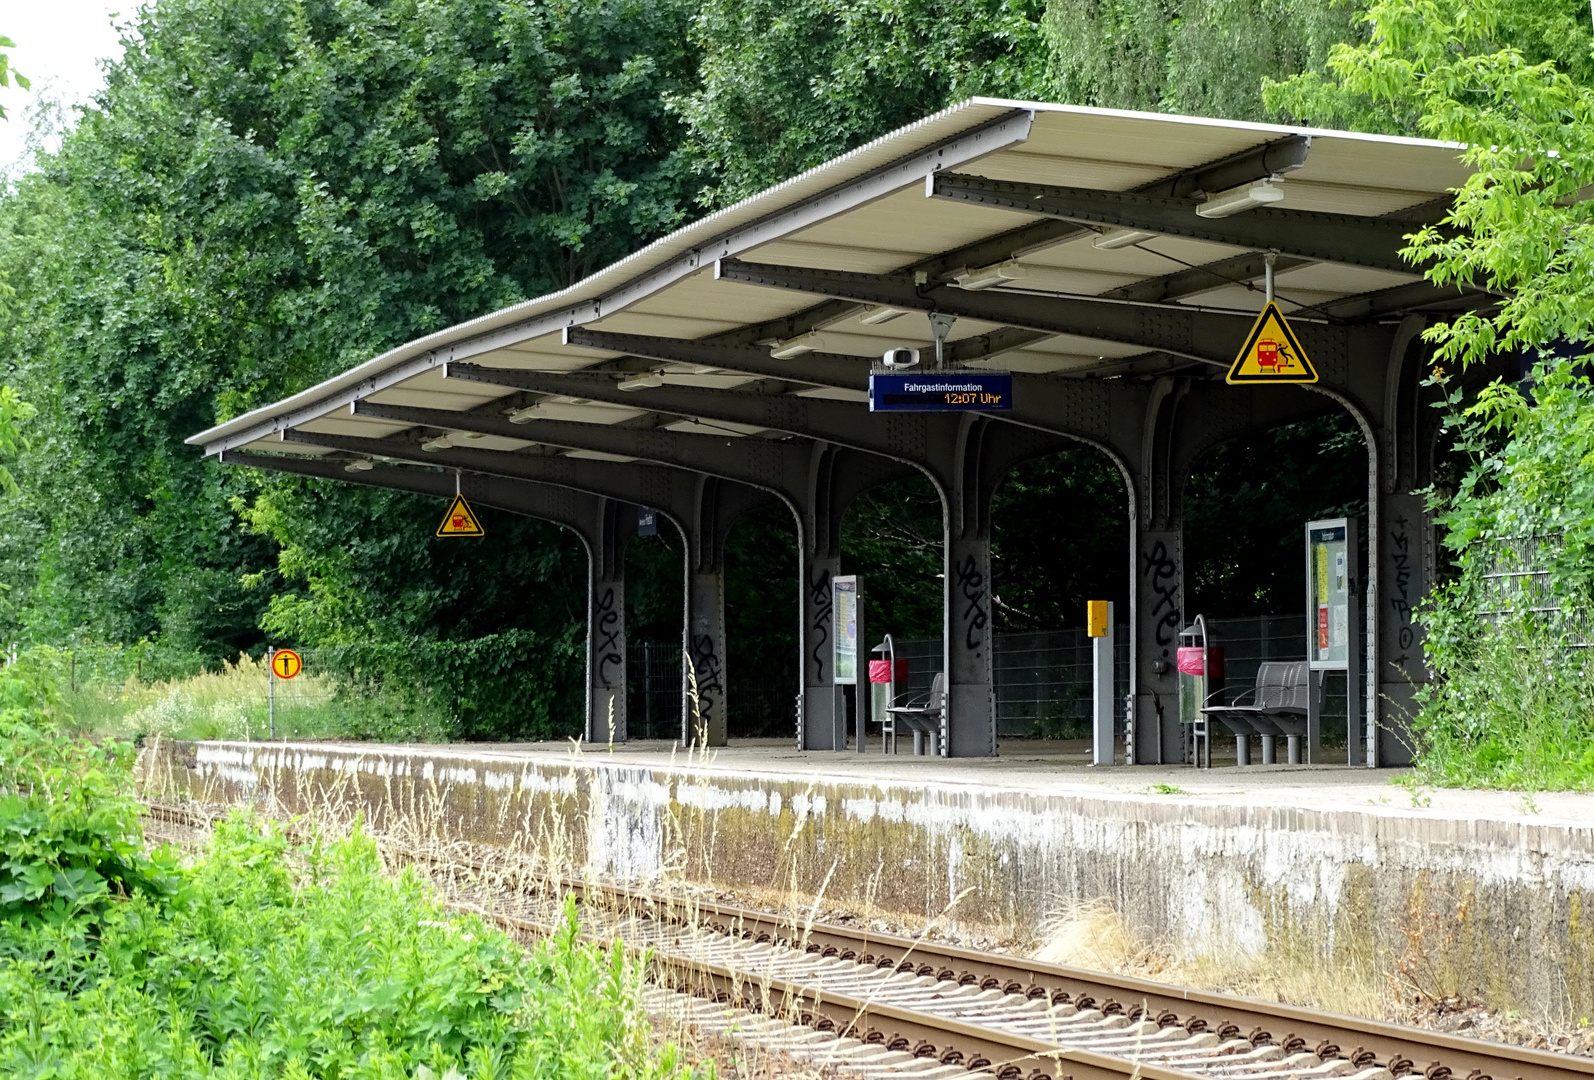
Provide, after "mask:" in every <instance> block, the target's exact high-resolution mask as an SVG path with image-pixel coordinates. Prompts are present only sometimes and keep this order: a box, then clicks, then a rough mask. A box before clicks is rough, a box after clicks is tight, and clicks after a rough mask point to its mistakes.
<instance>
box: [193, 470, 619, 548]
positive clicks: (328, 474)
mask: <svg viewBox="0 0 1594 1080" xmlns="http://www.w3.org/2000/svg"><path fill="white" fill-rule="evenodd" d="M349 460H350V459H348V458H311V457H288V456H285V455H276V454H257V453H253V452H251V451H247V450H226V451H223V452H222V454H221V463H222V464H223V465H247V466H250V467H251V468H256V469H270V470H271V471H273V472H284V473H295V474H297V475H299V476H314V477H319V478H320V479H323V480H336V481H338V482H339V483H344V484H360V485H362V486H364V487H376V488H386V489H388V490H391V491H407V492H411V493H413V494H416V495H431V496H433V497H435V498H439V499H447V498H452V497H453V495H454V484H455V477H454V474H453V473H452V472H449V471H446V470H436V471H433V470H429V469H396V468H394V467H392V466H391V465H374V466H373V467H372V468H370V469H367V470H364V471H356V472H350V471H348V469H346V468H345V466H346V465H347V464H348V463H349ZM472 475H473V479H472V481H471V483H472V485H473V490H472V491H471V492H470V493H469V495H468V498H470V499H471V500H472V501H473V502H479V503H481V504H482V505H483V506H491V507H493V508H495V509H498V510H503V511H505V512H507V513H511V514H521V515H523V516H525V517H534V518H541V519H543V520H544V521H552V522H554V523H556V524H559V525H564V526H566V527H567V528H570V529H573V530H574V531H575V532H577V533H579V534H581V537H582V539H583V540H587V541H589V542H590V541H591V539H592V537H591V536H590V535H589V532H590V528H589V526H590V524H591V522H590V518H591V514H590V513H588V512H587V511H588V509H589V508H588V507H586V506H585V505H583V502H582V500H583V499H586V498H594V496H586V495H584V494H583V493H581V492H573V491H570V490H569V489H567V488H561V487H553V486H550V485H546V484H540V483H537V482H535V481H531V480H510V479H506V478H504V477H498V476H484V475H476V474H472Z"/></svg>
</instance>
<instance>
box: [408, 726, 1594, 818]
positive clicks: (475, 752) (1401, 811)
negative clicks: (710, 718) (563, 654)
mask: <svg viewBox="0 0 1594 1080" xmlns="http://www.w3.org/2000/svg"><path fill="white" fill-rule="evenodd" d="M408 749H414V750H421V751H425V752H427V753H431V754H437V755H442V756H449V757H453V756H456V755H457V756H459V757H462V758H471V757H489V758H492V759H495V760H498V761H503V760H505V759H506V758H509V759H514V758H522V757H533V758H536V759H539V760H540V761H542V762H544V763H547V762H548V761H549V759H570V758H572V757H573V756H579V757H582V758H586V759H591V758H603V759H607V760H611V761H613V762H615V763H616V764H628V765H646V766H654V767H660V766H662V767H667V768H668V767H673V768H676V769H680V770H698V769H707V770H710V771H714V772H724V773H727V774H732V773H734V774H738V775H742V776H749V775H752V776H758V775H764V776H769V777H771V778H779V779H783V780H789V779H792V778H794V777H799V776H812V777H814V778H815V779H819V778H824V779H826V780H829V781H835V782H841V783H846V782H848V781H871V780H873V781H884V782H891V783H897V784H903V783H906V784H935V785H949V786H953V787H959V786H972V787H977V788H980V789H983V790H991V789H1000V790H1009V791H1027V792H1036V793H1044V794H1052V795H1080V796H1097V797H1102V796H1105V797H1108V798H1119V799H1125V800H1131V801H1150V800H1155V801H1158V802H1164V801H1172V802H1187V803H1191V804H1205V805H1231V806H1277V807H1293V808H1300V809H1310V810H1330V811H1332V810H1358V811H1362V812H1364V813H1371V814H1374V815H1377V816H1389V817H1399V818H1416V819H1427V820H1436V819H1462V820H1482V819H1487V820H1496V821H1511V822H1521V823H1524V824H1536V825H1544V826H1560V827H1567V826H1572V827H1581V828H1587V827H1589V826H1591V825H1594V793H1584V792H1537V793H1533V794H1531V795H1530V794H1526V793H1523V792H1513V791H1471V790H1456V789H1449V788H1430V787H1416V786H1413V785H1412V784H1411V782H1410V770H1409V769H1367V768H1347V767H1346V766H1345V765H1344V764H1332V763H1331V764H1324V765H1293V766H1292V765H1250V766H1246V767H1243V768H1241V767H1236V766H1235V765H1234V764H1233V761H1234V758H1233V751H1232V749H1231V750H1229V751H1228V753H1229V757H1228V760H1227V762H1226V763H1225V762H1224V761H1223V760H1222V759H1221V758H1218V759H1216V760H1215V767H1214V768H1211V769H1195V768H1191V767H1189V766H1179V765H1136V766H1126V765H1117V766H1114V767H1112V768H1094V767H1092V766H1091V765H1090V764H1089V747H1088V744H1087V743H1086V742H1084V741H1083V740H1078V741H1068V740H1047V741H1031V740H1013V739H1004V740H1003V741H1002V743H1001V745H1000V756H998V757H995V758H935V757H928V756H926V757H914V756H913V755H912V754H911V753H910V752H909V750H908V747H907V746H904V748H903V750H902V752H900V753H898V754H896V755H889V754H884V753H882V752H881V750H880V747H879V745H878V743H874V744H872V745H870V746H869V747H868V749H867V751H866V752H865V753H862V754H860V753H858V752H857V751H856V750H846V751H842V752H836V751H812V750H810V751H801V750H797V749H795V748H794V747H793V745H792V742H791V740H789V739H735V740H732V742H731V745H730V746H728V747H720V748H717V749H713V750H709V751H706V752H699V751H690V752H689V751H686V750H683V749H681V748H680V747H679V746H678V745H676V744H674V743H671V742H668V741H662V740H658V741H655V740H636V741H632V742H629V743H623V744H617V745H615V746H614V747H612V748H611V747H609V746H607V745H593V744H586V745H577V744H576V743H574V742H559V743H555V742H544V743H450V744H445V745H435V744H430V745H424V746H422V745H416V746H412V747H408ZM1330 753H1332V751H1330ZM1339 755H1340V759H1341V761H1343V758H1344V751H1343V750H1341V751H1340V752H1339Z"/></svg>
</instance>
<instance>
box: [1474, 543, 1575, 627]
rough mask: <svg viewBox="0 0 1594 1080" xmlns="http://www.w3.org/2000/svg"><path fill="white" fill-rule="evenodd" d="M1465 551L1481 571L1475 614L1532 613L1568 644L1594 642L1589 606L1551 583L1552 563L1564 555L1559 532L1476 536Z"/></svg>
mask: <svg viewBox="0 0 1594 1080" xmlns="http://www.w3.org/2000/svg"><path fill="white" fill-rule="evenodd" d="M1469 555H1470V556H1471V558H1473V559H1476V560H1478V562H1477V563H1476V564H1475V565H1476V568H1477V569H1478V570H1479V571H1481V572H1479V573H1478V576H1477V579H1476V580H1477V582H1478V585H1477V604H1478V615H1479V617H1480V618H1482V619H1486V620H1488V621H1491V622H1497V621H1498V620H1500V619H1502V618H1515V617H1522V616H1527V617H1532V618H1534V619H1535V621H1537V622H1539V623H1540V624H1541V625H1542V627H1543V629H1544V630H1546V631H1548V632H1549V633H1550V635H1551V636H1552V637H1553V638H1558V639H1560V642H1561V643H1562V644H1563V645H1565V646H1566V647H1567V648H1571V649H1587V648H1591V647H1594V633H1591V630H1594V628H1591V626H1590V619H1589V613H1588V611H1587V610H1585V609H1584V607H1583V606H1582V605H1580V604H1569V603H1568V602H1567V600H1566V598H1565V596H1564V595H1563V592H1562V591H1561V590H1560V589H1558V588H1557V587H1556V584H1557V583H1556V571H1555V570H1553V569H1552V568H1551V566H1552V564H1553V563H1555V562H1556V561H1557V559H1560V558H1562V557H1564V552H1563V549H1562V541H1561V534H1559V533H1550V534H1546V535H1542V536H1509V537H1502V538H1500V539H1496V540H1486V541H1481V542H1479V543H1478V544H1477V545H1476V546H1475V547H1474V549H1473V550H1472V551H1471V552H1469Z"/></svg>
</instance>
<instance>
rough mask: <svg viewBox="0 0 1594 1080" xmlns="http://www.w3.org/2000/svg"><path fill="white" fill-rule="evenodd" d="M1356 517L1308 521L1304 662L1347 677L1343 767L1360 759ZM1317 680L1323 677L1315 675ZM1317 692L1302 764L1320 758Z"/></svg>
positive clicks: (1310, 705) (1310, 701) (1310, 700)
mask: <svg viewBox="0 0 1594 1080" xmlns="http://www.w3.org/2000/svg"><path fill="white" fill-rule="evenodd" d="M1356 576H1357V566H1356V519H1355V518H1332V519H1330V520H1327V521H1309V522H1307V523H1306V658H1307V661H1308V663H1309V664H1310V666H1311V670H1312V671H1313V672H1328V671H1343V672H1344V673H1345V740H1346V741H1345V763H1346V764H1347V765H1355V764H1356V763H1357V761H1358V760H1359V759H1360V758H1361V756H1362V732H1361V723H1360V713H1361V709H1360V707H1359V706H1360V702H1359V701H1358V698H1359V697H1360V695H1359V694H1358V693H1357V690H1358V687H1357V683H1358V682H1359V680H1358V678H1357V667H1358V665H1357V655H1358V653H1359V652H1360V651H1361V650H1360V647H1359V646H1360V642H1358V641H1357V640H1356V630H1357V627H1358V625H1359V623H1358V622H1357V603H1356ZM1318 678H1321V676H1318ZM1320 699H1321V693H1320V691H1319V689H1318V688H1317V687H1310V688H1309V692H1308V694H1307V717H1306V760H1307V761H1308V762H1311V763H1313V764H1316V763H1317V762H1320V761H1321V760H1322V751H1321V746H1320V740H1321V728H1322V720H1321V718H1320V717H1319V711H1320V706H1319V701H1320Z"/></svg>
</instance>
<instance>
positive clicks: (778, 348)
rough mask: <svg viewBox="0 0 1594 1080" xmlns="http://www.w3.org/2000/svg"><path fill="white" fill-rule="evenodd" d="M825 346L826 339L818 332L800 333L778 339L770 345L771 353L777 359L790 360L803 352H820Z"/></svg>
mask: <svg viewBox="0 0 1594 1080" xmlns="http://www.w3.org/2000/svg"><path fill="white" fill-rule="evenodd" d="M824 347H825V339H824V338H822V337H820V336H819V335H818V334H800V335H798V336H797V337H794V338H786V339H785V340H784V341H777V342H775V344H773V345H771V346H770V347H769V355H771V356H773V357H774V358H775V359H776V360H790V359H792V358H793V357H795V356H801V355H802V354H803V353H811V352H818V351H820V350H821V349H823V348H824Z"/></svg>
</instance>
